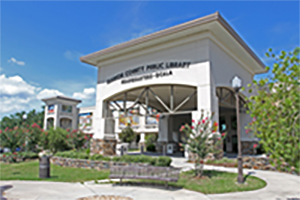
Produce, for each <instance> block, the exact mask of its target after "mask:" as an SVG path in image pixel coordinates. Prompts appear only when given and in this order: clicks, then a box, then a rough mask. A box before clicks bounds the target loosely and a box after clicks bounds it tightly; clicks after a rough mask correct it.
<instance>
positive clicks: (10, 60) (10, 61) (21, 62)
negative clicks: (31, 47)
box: [7, 57, 25, 66]
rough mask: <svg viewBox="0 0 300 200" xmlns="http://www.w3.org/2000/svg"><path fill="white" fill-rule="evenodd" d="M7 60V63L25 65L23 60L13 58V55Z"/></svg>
mask: <svg viewBox="0 0 300 200" xmlns="http://www.w3.org/2000/svg"><path fill="white" fill-rule="evenodd" d="M7 62H9V63H15V64H17V65H21V66H23V65H25V62H23V61H17V59H15V58H14V57H11V58H10V59H9V60H8V61H7Z"/></svg>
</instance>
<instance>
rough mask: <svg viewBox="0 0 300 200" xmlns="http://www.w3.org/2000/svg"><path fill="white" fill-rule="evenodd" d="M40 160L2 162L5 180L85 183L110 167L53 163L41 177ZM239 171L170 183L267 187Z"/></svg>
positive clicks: (216, 189) (211, 188) (212, 189)
mask: <svg viewBox="0 0 300 200" xmlns="http://www.w3.org/2000/svg"><path fill="white" fill-rule="evenodd" d="M38 173H39V163H38V161H28V162H22V163H14V164H3V163H0V179H1V180H45V181H60V182H82V181H88V180H100V179H107V178H108V176H109V171H108V170H102V171H97V170H93V169H80V168H71V167H60V166H57V165H51V178H49V179H40V178H38V176H39V174H38ZM124 182H127V183H132V184H137V185H140V184H141V183H143V184H155V185H164V182H162V181H151V180H130V181H124ZM236 182H237V174H235V173H228V172H219V171H204V178H201V179H197V178H194V173H193V171H188V172H184V173H181V174H180V178H179V180H178V182H177V183H172V182H170V183H169V185H170V186H173V187H177V188H185V189H188V190H193V191H197V192H201V193H204V194H217V193H227V192H237V191H249V190H257V189H260V188H263V187H265V186H266V182H265V181H263V180H261V179H259V178H256V177H253V176H249V177H247V179H246V183H245V184H237V183H236Z"/></svg>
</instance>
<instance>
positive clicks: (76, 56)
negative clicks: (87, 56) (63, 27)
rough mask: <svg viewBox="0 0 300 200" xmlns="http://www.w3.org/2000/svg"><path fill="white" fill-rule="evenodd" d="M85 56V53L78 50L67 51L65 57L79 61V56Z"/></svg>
mask: <svg viewBox="0 0 300 200" xmlns="http://www.w3.org/2000/svg"><path fill="white" fill-rule="evenodd" d="M81 56H83V54H81V53H79V52H77V51H70V50H68V51H66V52H65V53H64V57H65V58H66V59H68V60H72V61H79V58H80V57H81Z"/></svg>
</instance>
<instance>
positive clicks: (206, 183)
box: [127, 170, 266, 194]
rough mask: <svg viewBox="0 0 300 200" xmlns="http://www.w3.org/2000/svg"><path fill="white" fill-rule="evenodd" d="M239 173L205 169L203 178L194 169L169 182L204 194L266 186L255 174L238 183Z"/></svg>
mask: <svg viewBox="0 0 300 200" xmlns="http://www.w3.org/2000/svg"><path fill="white" fill-rule="evenodd" d="M236 182H237V174H235V173H228V172H220V171H211V170H208V171H204V177H203V178H201V179H198V178H195V177H194V171H188V172H184V173H181V174H180V178H179V180H178V182H176V183H174V182H169V183H168V185H169V186H173V187H175V188H184V189H188V190H193V191H196V192H201V193H204V194H218V193H228V192H240V191H250V190H257V189H260V188H263V187H265V186H266V182H265V181H263V180H261V179H259V178H257V177H253V176H249V177H247V179H246V182H245V183H244V184H237V183H236ZM127 183H129V184H137V183H147V184H149V183H151V184H155V185H164V182H162V181H151V180H150V181H149V180H133V181H127Z"/></svg>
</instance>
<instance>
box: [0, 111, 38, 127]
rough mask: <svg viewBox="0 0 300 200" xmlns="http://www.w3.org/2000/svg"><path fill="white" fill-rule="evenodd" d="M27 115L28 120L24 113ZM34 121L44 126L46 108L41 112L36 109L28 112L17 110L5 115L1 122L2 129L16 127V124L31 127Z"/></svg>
mask: <svg viewBox="0 0 300 200" xmlns="http://www.w3.org/2000/svg"><path fill="white" fill-rule="evenodd" d="M25 114H26V115H27V118H26V120H25V119H23V116H24V115H25ZM33 123H36V124H37V125H39V126H40V127H43V123H44V109H43V110H42V111H41V112H37V111H36V110H35V109H33V110H31V111H29V112H28V113H26V112H25V111H22V112H17V113H15V114H12V115H10V116H6V117H3V118H2V120H1V122H0V129H1V130H4V129H5V128H7V127H8V128H10V129H12V128H14V127H16V126H18V127H22V126H24V127H25V126H26V127H29V126H31V125H32V124H33Z"/></svg>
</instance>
